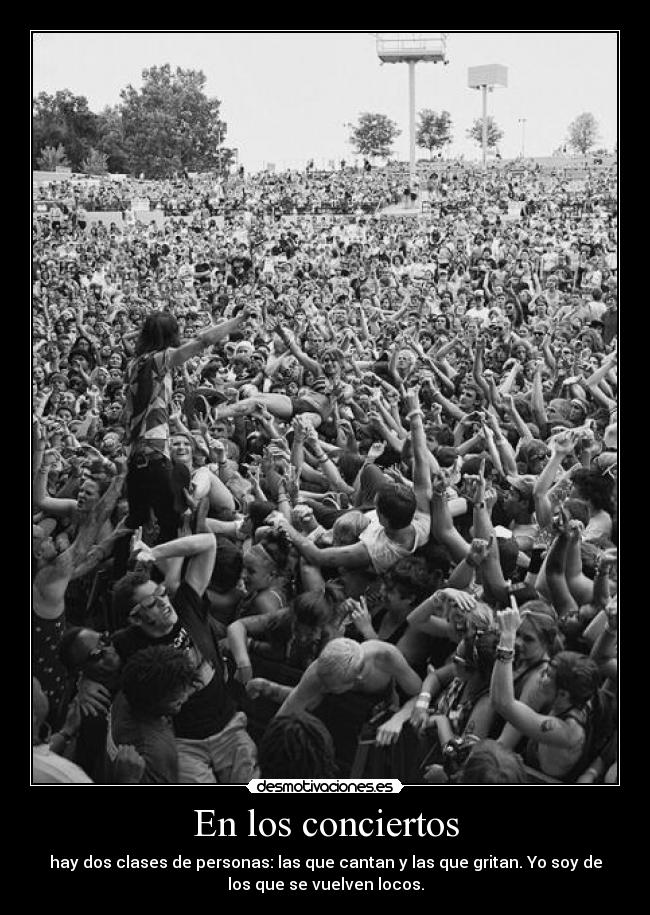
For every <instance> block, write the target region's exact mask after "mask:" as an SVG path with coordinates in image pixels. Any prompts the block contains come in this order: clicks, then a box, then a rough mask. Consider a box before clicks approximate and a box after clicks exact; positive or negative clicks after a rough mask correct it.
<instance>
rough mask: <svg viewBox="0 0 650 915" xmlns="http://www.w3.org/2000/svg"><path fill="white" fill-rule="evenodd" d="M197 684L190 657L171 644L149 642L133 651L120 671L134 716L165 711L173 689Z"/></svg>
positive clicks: (139, 716)
mask: <svg viewBox="0 0 650 915" xmlns="http://www.w3.org/2000/svg"><path fill="white" fill-rule="evenodd" d="M196 685H197V675H196V671H195V669H194V666H193V664H192V662H191V660H190V659H189V657H188V656H187V654H186V652H185V651H182V650H180V649H178V648H174V647H172V646H171V645H152V646H151V647H149V648H142V649H141V650H140V651H136V652H135V653H134V654H133V655H131V657H130V658H129V660H128V661H127V662H126V664H125V666H124V670H123V671H122V692H123V693H124V695H125V696H126V699H127V702H128V703H129V708H130V710H131V712H132V713H133V715H134V716H135V718H148V717H154V718H157V717H159V716H160V715H164V714H165V713H166V711H167V703H168V702H169V700H170V698H172V697H173V695H174V694H175V693H178V692H180V690H182V689H187V688H191V687H194V686H196Z"/></svg>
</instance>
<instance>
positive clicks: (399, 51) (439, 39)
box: [377, 32, 448, 188]
mask: <svg viewBox="0 0 650 915" xmlns="http://www.w3.org/2000/svg"><path fill="white" fill-rule="evenodd" d="M377 54H378V55H379V59H380V60H381V62H382V63H392V64H398V63H407V64H408V65H409V182H410V187H411V188H413V186H414V183H415V174H416V170H415V65H416V63H418V62H420V63H427V62H429V63H434V64H435V63H444V64H446V63H447V62H448V61H447V49H446V33H445V32H380V33H379V35H378V36H377Z"/></svg>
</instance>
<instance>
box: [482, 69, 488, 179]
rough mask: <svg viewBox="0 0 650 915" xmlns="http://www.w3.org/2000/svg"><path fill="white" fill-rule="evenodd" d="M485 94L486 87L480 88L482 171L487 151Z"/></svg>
mask: <svg viewBox="0 0 650 915" xmlns="http://www.w3.org/2000/svg"><path fill="white" fill-rule="evenodd" d="M487 94H488V87H487V86H481V101H482V106H481V107H482V114H481V119H482V123H481V151H482V160H483V171H485V169H486V168H487V150H488V120H487Z"/></svg>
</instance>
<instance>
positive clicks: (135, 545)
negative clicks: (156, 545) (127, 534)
mask: <svg viewBox="0 0 650 915" xmlns="http://www.w3.org/2000/svg"><path fill="white" fill-rule="evenodd" d="M130 556H131V559H135V560H136V562H139V563H146V562H155V558H154V555H153V553H152V552H151V550H150V548H149V547H148V546H147V544H146V543H145V542H144V540H143V539H142V527H138V528H136V530H135V533H134V534H133V536H132V537H131V549H130Z"/></svg>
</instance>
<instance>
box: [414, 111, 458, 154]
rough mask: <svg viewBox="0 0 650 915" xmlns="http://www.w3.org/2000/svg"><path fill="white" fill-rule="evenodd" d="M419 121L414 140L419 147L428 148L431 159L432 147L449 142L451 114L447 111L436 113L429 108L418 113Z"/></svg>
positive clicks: (438, 147)
mask: <svg viewBox="0 0 650 915" xmlns="http://www.w3.org/2000/svg"><path fill="white" fill-rule="evenodd" d="M418 117H419V119H420V123H419V124H418V125H417V129H416V134H415V142H416V143H417V145H418V146H419V147H420V148H421V149H428V150H429V158H430V159H431V157H432V154H433V150H434V149H442V147H443V146H446V145H447V144H448V143H451V115H450V113H449V112H448V111H442V112H441V113H440V114H437V113H436V112H435V111H432V110H431V109H430V108H424V109H423V110H422V111H420V112H419V113H418Z"/></svg>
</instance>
